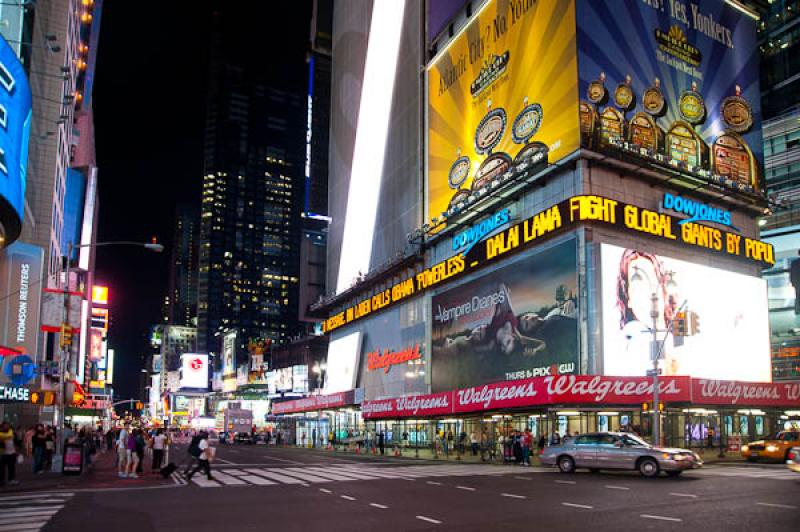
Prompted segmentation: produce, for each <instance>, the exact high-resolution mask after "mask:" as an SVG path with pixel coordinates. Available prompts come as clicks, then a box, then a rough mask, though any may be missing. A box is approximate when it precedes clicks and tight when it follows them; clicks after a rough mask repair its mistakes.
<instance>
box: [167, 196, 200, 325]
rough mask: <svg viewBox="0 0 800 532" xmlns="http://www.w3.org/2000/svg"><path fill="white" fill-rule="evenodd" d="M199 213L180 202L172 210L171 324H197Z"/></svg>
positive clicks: (195, 208)
mask: <svg viewBox="0 0 800 532" xmlns="http://www.w3.org/2000/svg"><path fill="white" fill-rule="evenodd" d="M199 232H200V213H199V211H198V209H197V207H196V206H191V205H179V206H178V208H177V209H176V212H175V225H174V233H173V239H172V260H171V261H170V275H169V295H168V296H167V300H166V303H167V305H168V309H169V310H168V320H169V323H170V325H181V326H184V327H196V326H197V260H198V256H197V245H198V237H199Z"/></svg>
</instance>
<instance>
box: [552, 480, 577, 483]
mask: <svg viewBox="0 0 800 532" xmlns="http://www.w3.org/2000/svg"><path fill="white" fill-rule="evenodd" d="M556 484H575V481H574V480H556Z"/></svg>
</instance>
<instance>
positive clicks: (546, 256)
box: [431, 239, 578, 392]
mask: <svg viewBox="0 0 800 532" xmlns="http://www.w3.org/2000/svg"><path fill="white" fill-rule="evenodd" d="M576 294H577V264H576V247H575V240H574V239H570V240H568V241H566V242H564V243H561V244H558V245H556V246H554V247H551V248H550V249H546V250H543V251H540V252H539V253H536V254H534V255H530V256H527V257H525V258H523V259H521V260H518V261H517V262H514V263H512V264H509V265H507V266H505V267H504V268H501V269H498V270H496V271H493V272H491V273H488V274H486V275H484V276H482V277H479V278H478V279H475V280H474V281H471V282H469V283H466V284H463V285H461V286H458V287H456V288H453V289H451V290H448V291H446V292H444V293H442V294H440V295H437V296H435V297H433V299H432V306H433V309H432V315H433V320H434V321H433V329H432V353H431V357H432V362H431V363H432V371H433V374H432V379H433V390H434V391H435V392H438V391H445V390H452V389H455V388H465V387H468V386H477V385H480V384H484V383H489V382H497V381H506V380H517V379H526V378H531V377H537V376H544V375H554V374H561V373H577V370H578V367H577V362H578V319H577V317H578V308H577V302H578V300H577V297H576Z"/></svg>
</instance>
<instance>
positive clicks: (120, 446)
mask: <svg viewBox="0 0 800 532" xmlns="http://www.w3.org/2000/svg"><path fill="white" fill-rule="evenodd" d="M129 461H130V453H129V452H128V426H127V425H126V426H124V427H122V428H121V429H120V431H119V436H118V437H117V474H118V475H119V478H126V477H127V476H128V462H129Z"/></svg>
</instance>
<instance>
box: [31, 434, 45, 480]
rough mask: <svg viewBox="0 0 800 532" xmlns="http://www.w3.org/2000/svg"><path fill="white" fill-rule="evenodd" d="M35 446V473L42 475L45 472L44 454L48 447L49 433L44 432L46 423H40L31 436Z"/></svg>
mask: <svg viewBox="0 0 800 532" xmlns="http://www.w3.org/2000/svg"><path fill="white" fill-rule="evenodd" d="M31 445H32V446H33V474H34V475H41V474H42V473H44V458H45V456H44V454H45V450H46V449H47V434H46V433H45V432H44V425H42V424H41V423H39V424H38V425H36V429H35V430H34V432H33V437H32V438H31Z"/></svg>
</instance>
